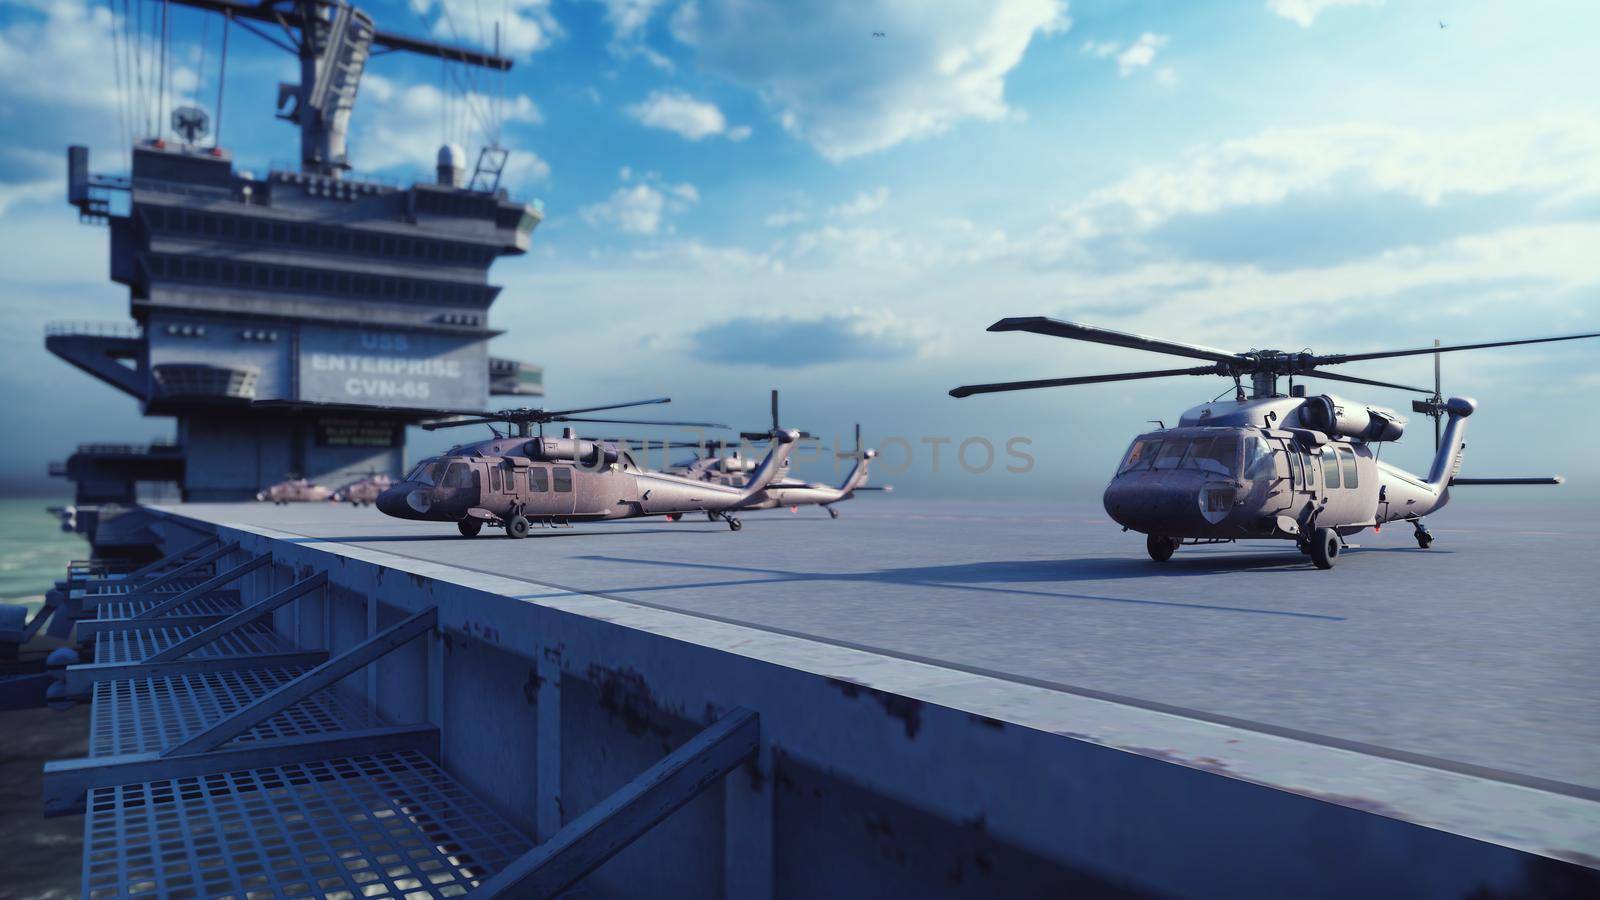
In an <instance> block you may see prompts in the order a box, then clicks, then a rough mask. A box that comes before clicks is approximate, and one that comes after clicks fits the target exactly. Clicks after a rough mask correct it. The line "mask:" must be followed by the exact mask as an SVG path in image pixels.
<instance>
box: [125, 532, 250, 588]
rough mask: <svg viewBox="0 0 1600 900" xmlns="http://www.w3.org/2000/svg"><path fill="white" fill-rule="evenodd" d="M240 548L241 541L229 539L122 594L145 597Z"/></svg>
mask: <svg viewBox="0 0 1600 900" xmlns="http://www.w3.org/2000/svg"><path fill="white" fill-rule="evenodd" d="M238 549H239V542H238V541H229V542H227V543H226V544H223V545H221V546H219V547H217V548H216V549H214V550H212V551H211V552H209V553H203V554H201V555H200V556H197V557H195V558H194V559H191V560H189V561H188V562H186V563H184V564H183V565H181V566H179V567H177V568H176V569H173V570H172V571H170V572H167V573H165V574H162V575H157V576H156V577H154V578H152V579H151V580H149V581H147V582H145V583H143V584H137V585H133V586H132V587H130V588H128V590H127V592H126V593H124V594H123V595H122V596H123V597H124V598H130V597H143V596H147V595H149V594H153V593H155V591H156V590H157V589H159V588H161V587H162V586H164V585H168V584H171V583H172V582H174V581H176V580H178V579H179V578H182V577H183V576H185V575H187V574H189V573H190V572H193V571H194V570H195V569H198V568H201V567H203V566H209V565H211V564H212V563H214V562H216V561H217V560H219V559H221V558H223V557H224V556H227V555H228V554H229V553H232V552H234V551H236V550H238Z"/></svg>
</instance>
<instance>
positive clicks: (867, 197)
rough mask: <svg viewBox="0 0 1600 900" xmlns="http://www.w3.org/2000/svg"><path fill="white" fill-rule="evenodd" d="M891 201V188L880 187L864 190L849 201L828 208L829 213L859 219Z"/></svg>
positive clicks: (843, 217) (844, 217) (839, 216)
mask: <svg viewBox="0 0 1600 900" xmlns="http://www.w3.org/2000/svg"><path fill="white" fill-rule="evenodd" d="M888 202H889V189H888V188H886V187H880V188H878V189H877V190H874V191H862V192H861V193H859V194H856V195H855V198H854V199H852V200H850V201H849V202H848V203H841V204H839V205H838V206H835V207H833V208H832V209H830V210H828V214H829V215H831V216H836V217H838V218H842V219H859V218H861V217H862V216H870V215H872V214H873V213H875V212H877V211H878V210H880V209H883V205H884V204H885V203H888Z"/></svg>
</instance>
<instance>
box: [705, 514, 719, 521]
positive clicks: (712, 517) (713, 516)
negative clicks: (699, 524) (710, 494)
mask: <svg viewBox="0 0 1600 900" xmlns="http://www.w3.org/2000/svg"><path fill="white" fill-rule="evenodd" d="M717 518H718V516H717V514H716V513H714V512H708V513H706V521H707V522H715V521H716V520H717Z"/></svg>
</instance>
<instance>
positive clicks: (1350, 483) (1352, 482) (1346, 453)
mask: <svg viewBox="0 0 1600 900" xmlns="http://www.w3.org/2000/svg"><path fill="white" fill-rule="evenodd" d="M1339 461H1340V463H1341V464H1342V465H1341V468H1343V469H1344V486H1345V487H1347V488H1353V487H1355V486H1356V485H1357V484H1358V482H1357V481H1356V453H1355V450H1354V449H1352V448H1349V447H1346V448H1345V449H1344V450H1342V451H1340V453H1339Z"/></svg>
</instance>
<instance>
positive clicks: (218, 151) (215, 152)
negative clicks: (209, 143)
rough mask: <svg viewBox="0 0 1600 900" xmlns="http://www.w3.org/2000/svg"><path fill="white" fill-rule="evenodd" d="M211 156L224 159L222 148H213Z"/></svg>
mask: <svg viewBox="0 0 1600 900" xmlns="http://www.w3.org/2000/svg"><path fill="white" fill-rule="evenodd" d="M211 155H212V156H215V157H218V158H219V159H220V158H221V157H222V148H221V147H212V148H211Z"/></svg>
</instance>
